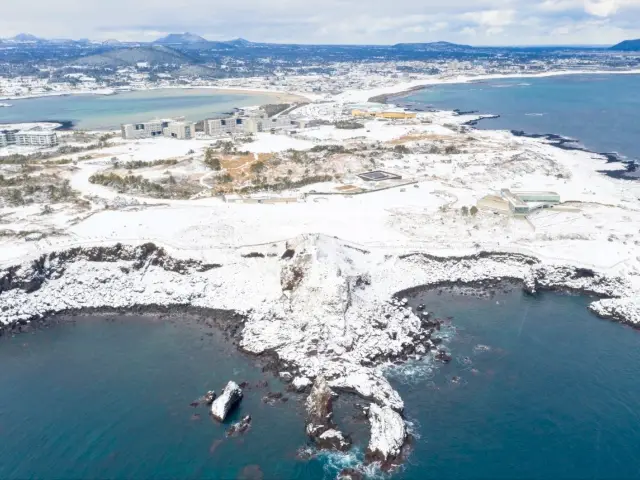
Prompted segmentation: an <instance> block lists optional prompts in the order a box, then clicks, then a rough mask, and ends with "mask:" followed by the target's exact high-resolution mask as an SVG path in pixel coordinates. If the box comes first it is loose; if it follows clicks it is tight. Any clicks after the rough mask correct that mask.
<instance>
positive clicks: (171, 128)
mask: <svg viewBox="0 0 640 480" xmlns="http://www.w3.org/2000/svg"><path fill="white" fill-rule="evenodd" d="M120 131H121V133H122V138H124V139H125V140H131V139H139V138H153V137H159V136H161V135H162V136H165V137H169V138H177V139H179V140H190V139H192V138H195V136H196V126H195V124H194V123H191V122H185V121H182V120H151V121H149V122H142V123H125V124H123V125H121V126H120Z"/></svg>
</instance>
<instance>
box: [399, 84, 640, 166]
mask: <svg viewBox="0 0 640 480" xmlns="http://www.w3.org/2000/svg"><path fill="white" fill-rule="evenodd" d="M639 92H640V75H565V76H557V77H544V78H518V79H502V80H488V81H483V82H477V83H468V84H456V85H438V86H435V87H431V88H428V89H425V90H420V91H417V92H414V93H412V94H411V95H409V96H406V97H403V98H402V99H401V100H399V101H401V102H418V103H422V104H426V105H431V106H433V107H435V108H438V109H444V110H452V109H460V110H463V111H470V110H477V111H479V112H481V113H485V114H495V115H500V118H498V119H492V120H484V121H482V122H480V123H479V124H478V128H482V129H506V130H524V131H525V132H527V133H555V134H558V135H563V136H567V137H571V138H575V139H577V140H579V141H580V142H581V143H582V144H583V145H584V146H585V147H586V148H588V149H589V150H592V151H596V152H617V153H619V154H620V155H622V156H625V157H627V158H629V159H640V143H639V142H638V138H639V137H640V121H639V119H640V118H639V112H640V93H639Z"/></svg>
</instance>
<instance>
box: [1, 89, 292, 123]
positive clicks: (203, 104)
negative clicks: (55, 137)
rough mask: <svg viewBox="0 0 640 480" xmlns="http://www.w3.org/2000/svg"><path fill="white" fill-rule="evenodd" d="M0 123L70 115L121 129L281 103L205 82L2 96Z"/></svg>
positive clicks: (69, 117) (69, 118)
mask: <svg viewBox="0 0 640 480" xmlns="http://www.w3.org/2000/svg"><path fill="white" fill-rule="evenodd" d="M6 103H9V104H11V105H12V107H9V108H0V124H2V123H19V122H36V121H55V120H57V121H72V122H73V123H74V126H75V127H76V128H79V129H85V130H113V129H119V128H120V124H122V123H134V122H143V121H148V120H151V119H154V118H167V117H169V118H171V117H178V116H180V117H185V118H186V119H187V120H190V121H198V120H202V119H204V118H206V117H210V116H213V115H216V114H221V113H226V112H229V111H231V110H232V109H233V108H235V107H247V106H252V105H262V104H267V103H280V102H279V101H278V100H277V98H276V95H275V94H274V95H270V94H242V93H226V92H220V91H219V90H212V89H206V88H199V89H198V88H193V89H158V90H142V91H135V92H124V93H118V94H116V95H89V94H87V95H67V96H51V97H39V98H27V99H23V100H10V101H6Z"/></svg>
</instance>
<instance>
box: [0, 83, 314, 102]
mask: <svg viewBox="0 0 640 480" xmlns="http://www.w3.org/2000/svg"><path fill="white" fill-rule="evenodd" d="M197 89H202V90H217V91H219V92H220V93H223V92H224V93H230V94H234V95H249V96H250V95H254V96H258V95H272V96H275V97H276V98H277V99H278V100H279V101H283V102H285V103H286V102H287V101H288V102H309V101H311V100H310V99H309V98H307V97H305V96H303V95H302V94H300V93H297V92H286V91H281V90H267V89H257V88H241V87H224V86H215V85H193V86H192V85H186V86H182V85H168V86H158V87H156V86H153V87H148V88H131V89H127V90H115V89H111V88H107V89H98V90H80V91H76V90H65V91H60V92H48V93H42V94H36V95H22V96H5V97H0V100H13V101H16V100H30V99H34V98H46V97H70V96H82V95H102V96H111V95H121V94H124V93H128V92H146V91H153V90H197Z"/></svg>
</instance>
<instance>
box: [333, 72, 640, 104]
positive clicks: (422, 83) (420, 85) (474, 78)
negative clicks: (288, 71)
mask: <svg viewBox="0 0 640 480" xmlns="http://www.w3.org/2000/svg"><path fill="white" fill-rule="evenodd" d="M564 75H640V69H633V70H593V71H592V70H555V71H550V72H540V73H505V74H487V75H467V76H465V75H458V76H454V77H437V78H429V79H422V80H414V81H412V82H405V83H400V84H397V85H391V86H389V87H381V88H377V89H373V90H372V91H368V92H367V91H362V90H354V91H349V92H345V93H344V94H341V95H342V96H343V97H346V98H349V99H350V101H353V102H367V101H372V100H369V99H371V98H376V97H377V96H386V98H387V99H397V98H401V97H403V96H405V95H408V94H410V93H413V92H415V91H418V90H422V89H424V88H428V87H431V86H437V85H446V84H460V83H473V82H481V81H485V80H502V79H509V78H544V77H558V76H564ZM372 94H373V95H372ZM366 95H369V96H366ZM385 103H386V102H385Z"/></svg>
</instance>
